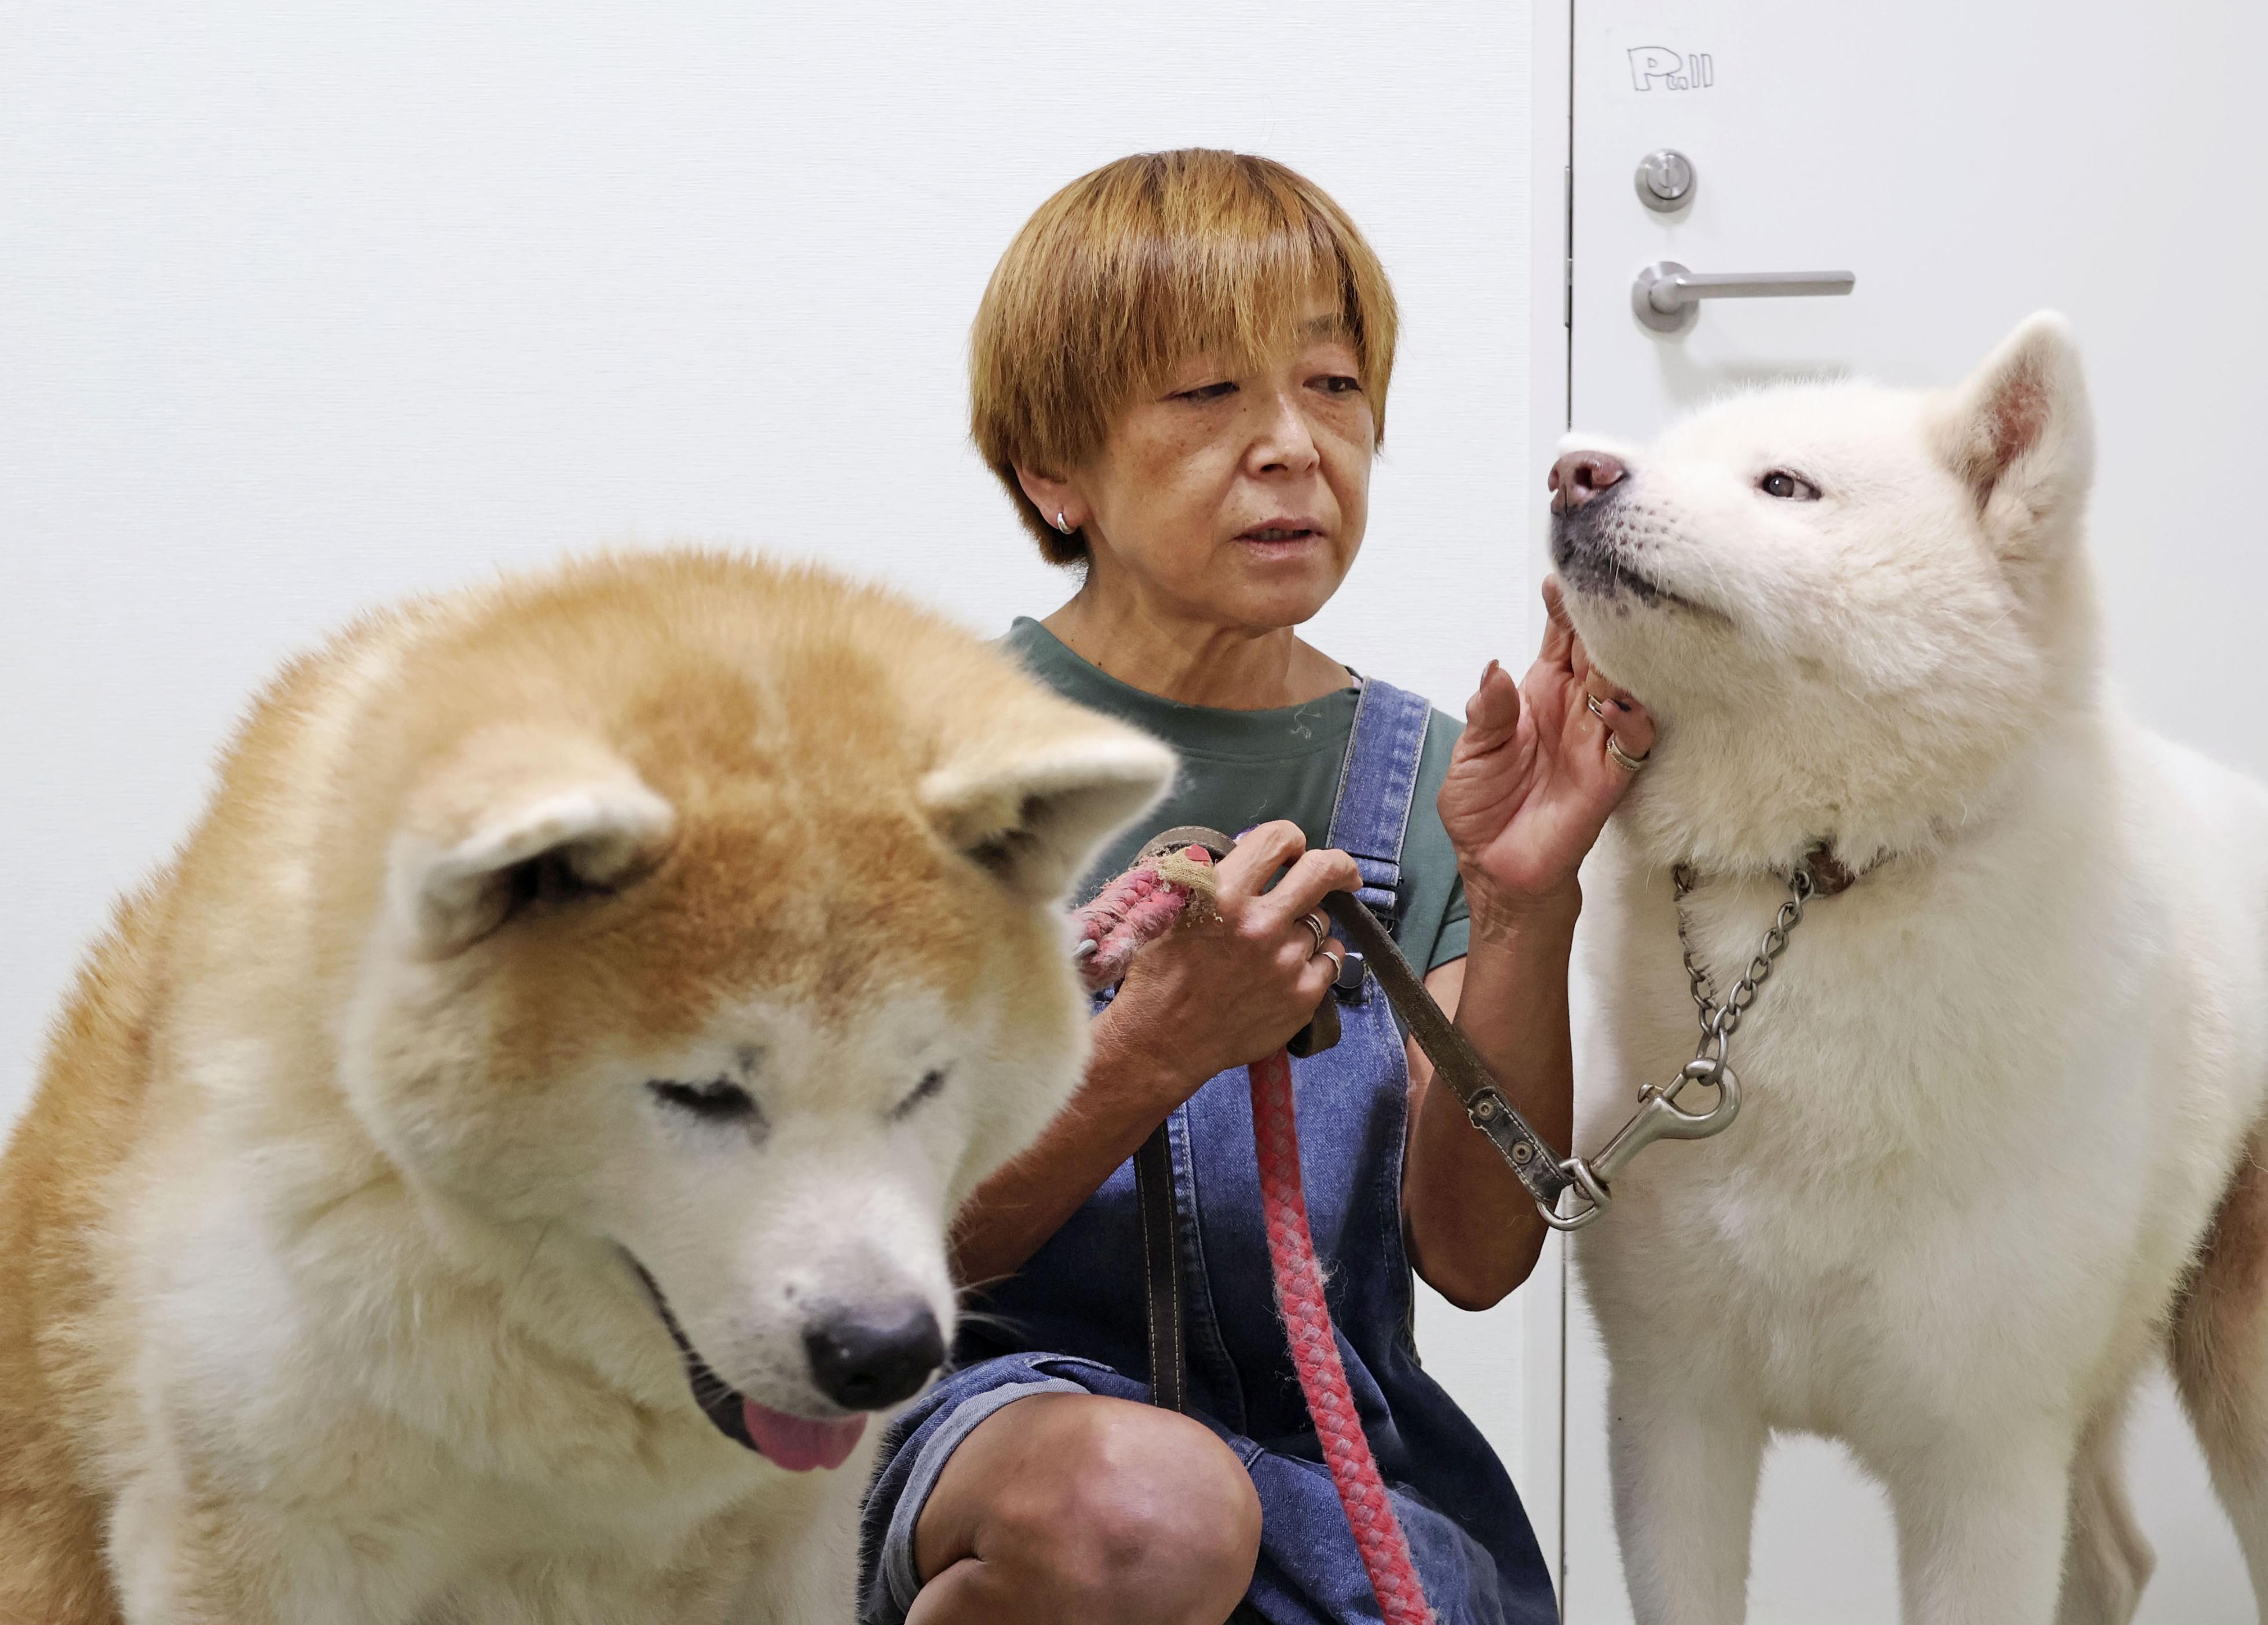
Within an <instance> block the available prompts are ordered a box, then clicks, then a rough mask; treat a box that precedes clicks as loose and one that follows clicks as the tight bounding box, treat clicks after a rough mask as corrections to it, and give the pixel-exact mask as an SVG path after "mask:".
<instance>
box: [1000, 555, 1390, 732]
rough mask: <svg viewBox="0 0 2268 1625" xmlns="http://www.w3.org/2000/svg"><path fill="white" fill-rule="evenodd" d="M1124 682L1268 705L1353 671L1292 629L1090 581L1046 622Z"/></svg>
mask: <svg viewBox="0 0 2268 1625" xmlns="http://www.w3.org/2000/svg"><path fill="white" fill-rule="evenodd" d="M1040 624H1041V625H1042V626H1044V627H1046V628H1047V629H1048V630H1049V631H1050V632H1052V633H1054V634H1055V635H1056V636H1057V638H1059V639H1061V640H1062V641H1063V643H1064V645H1065V646H1066V647H1067V648H1069V649H1070V650H1071V652H1072V653H1073V654H1075V655H1077V656H1079V658H1080V659H1082V660H1085V661H1086V663H1087V664H1088V665H1094V666H1098V667H1100V668H1101V670H1103V671H1104V672H1106V673H1108V674H1109V675H1111V676H1112V677H1115V678H1116V679H1117V680H1119V681H1120V682H1122V683H1124V684H1126V685H1127V686H1128V687H1129V688H1139V689H1141V690H1142V691H1143V692H1144V693H1145V694H1154V695H1158V696H1159V697H1160V699H1166V700H1175V701H1178V702H1181V703H1182V704H1183V705H1209V706H1213V707H1217V708H1219V709H1220V710H1232V711H1264V710H1275V709H1276V708H1278V707H1279V706H1286V705H1304V704H1306V703H1307V702H1308V701H1310V700H1315V699H1320V698H1322V696H1323V695H1327V694H1332V693H1335V692H1337V690H1339V689H1341V688H1345V687H1347V685H1348V684H1350V683H1351V682H1352V681H1353V678H1352V677H1351V676H1350V675H1349V674H1348V672H1347V669H1346V668H1345V667H1344V666H1343V665H1340V664H1339V663H1338V662H1337V661H1336V660H1333V659H1332V658H1329V656H1328V655H1325V654H1323V653H1322V651H1319V650H1317V649H1314V648H1313V647H1311V646H1310V645H1308V644H1307V643H1303V642H1301V641H1300V638H1299V636H1297V635H1296V634H1295V633H1293V631H1292V629H1291V628H1290V627H1263V628H1254V627H1243V626H1224V625H1221V624H1219V623H1218V622H1214V621H1205V620H1203V619H1201V618H1199V617H1196V616H1189V615H1181V614H1172V613H1169V612H1161V611H1160V610H1159V609H1158V608H1156V607H1153V606H1148V605H1145V604H1143V603H1141V602H1139V601H1138V600H1137V599H1134V598H1133V597H1132V596H1131V595H1127V594H1116V593H1114V594H1111V595H1109V599H1108V601H1107V602H1106V601H1104V599H1103V597H1102V595H1101V594H1098V593H1097V592H1095V591H1094V586H1093V584H1092V582H1091V581H1090V584H1089V585H1087V586H1086V587H1082V588H1081V589H1080V590H1079V592H1078V594H1077V595H1076V596H1074V597H1073V598H1072V599H1071V601H1070V602H1068V603H1066V604H1065V605H1064V607H1062V608H1060V609H1058V610H1057V611H1056V612H1055V614H1051V615H1049V616H1048V617H1047V618H1046V619H1045V620H1044V621H1041V623H1040Z"/></svg>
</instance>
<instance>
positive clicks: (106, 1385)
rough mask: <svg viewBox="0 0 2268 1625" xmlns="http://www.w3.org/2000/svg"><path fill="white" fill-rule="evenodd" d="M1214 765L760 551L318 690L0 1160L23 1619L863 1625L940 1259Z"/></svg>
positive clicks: (248, 728) (600, 580)
mask: <svg viewBox="0 0 2268 1625" xmlns="http://www.w3.org/2000/svg"><path fill="white" fill-rule="evenodd" d="M1171 768H1172V757H1171V755H1170V754H1169V753H1168V752H1167V750H1166V749H1165V747H1164V746H1160V745H1159V744H1157V743H1156V742H1155V741H1153V740H1151V739H1147V738H1145V736H1143V735H1141V734H1138V733H1137V732H1133V731H1132V730H1130V729H1127V728H1124V727H1122V726H1120V725H1119V724H1116V723H1113V722H1109V721H1107V720H1105V719H1103V718H1101V717H1097V716H1094V714H1092V713H1090V712H1087V711H1085V710H1080V709H1079V708H1078V707H1076V706H1073V705H1071V704H1069V703H1067V702H1064V701H1062V700H1060V699H1058V698H1057V697H1056V696H1054V695H1051V694H1049V693H1048V692H1047V691H1045V690H1044V689H1042V688H1041V687H1040V685H1039V684H1037V683H1036V682H1035V681H1034V680H1032V679H1031V678H1029V677H1028V676H1027V675H1026V674H1025V673H1022V672H1021V671H1020V670H1019V669H1018V668H1017V667H1016V666H1015V665H1014V664H1013V661H1012V660H1011V659H1010V658H1008V657H1006V656H1005V655H1004V654H1002V653H1001V652H999V651H997V650H993V649H990V648H987V647H985V646H984V645H983V644H982V643H978V642H977V641H976V639H975V638H973V637H971V636H968V634H966V633H964V632H961V631H960V630H958V629H954V628H953V627H950V626H947V625H946V624H944V623H943V622H941V621H938V620H937V619H935V618H934V617H932V616H930V615H928V614H923V613H922V612H920V611H918V610H917V609H915V608H914V607H911V606H909V605H907V604H905V603H902V602H901V601H899V600H897V599H893V598H890V597H888V596H887V595H885V594H882V593H880V592H873V591H871V590H866V589H860V588H855V587H851V586H849V585H845V584H843V583H842V582H839V581H836V580H834V579H831V578H829V577H826V576H823V575H821V574H817V573H814V572H811V571H805V570H775V569H770V568H767V567H764V566H762V565H759V564H756V563H754V562H747V561H744V560H736V559H733V558H731V557H728V556H724V555H702V554H674V555H655V556H646V557H639V558H622V559H617V560H610V561H599V562H593V563H588V564H584V565H580V566H578V567H574V568H571V569H568V570H562V571H558V572H556V573H554V574H551V575H548V576H542V577H532V578H525V579H520V580H517V581H511V582H507V583H504V584H503V585H498V586H496V587H493V588H490V589H487V590H483V591H479V592H467V593H462V594H459V595H457V596H454V597H452V598H447V599H435V600H431V601H428V602H425V603H423V604H419V605H416V606H412V607H409V608H408V609H406V610H403V611H401V612H399V613H394V614H387V615H382V616H374V617H371V618H369V619H366V620H365V621H363V622H362V623H360V624H359V625H358V626H357V627H356V628H355V629H352V630H351V631H350V632H348V633H347V634H345V635H344V636H342V637H340V638H338V639H336V640H335V641H334V642H333V643H331V644H330V645H329V646H328V648H327V649H325V650H323V651H321V652H320V653H318V654H317V655H314V656H313V657H311V658H307V659H305V660H302V661H300V662H298V663H297V664H296V665H293V666H292V667H291V669H290V670H289V671H287V672H286V673H284V676H283V677H282V678H281V679H280V680H278V681H277V682H276V684H275V685H274V686H273V687H272V688H270V689H269V692H268V693H267V695H265V696H264V697H263V698H262V699H261V702H260V703H259V704H258V705H257V706H256V707H255V709H254V712H253V714H252V716H251V717H250V719H249V720H248V721H247V724H246V725H245V728H244V730H243V732H242V733H241V734H240V735H239V738H238V739H237V741H236V744H235V746H234V747H233V749H232V751H231V752H230V753H229V754H228V756H227V758H226V759H225V761H224V762H223V764H222V771H221V776H220V782H219V785H218V789H217V792H216V794H215V796H214V798H213V801H212V804H211V806H210V809H209V810H208V812H207V813H206V814H205V817H204V819H203V821H202V823H201V824H200V825H199V827H198V828H197V830H196V831H195V834H194V835H192V836H191V837H190V839H189V841H188V843H187V844H186V845H185V846H184V847H183V848H182V849H181V851H180V855H179V856H178V857H176V859H175V860H174V861H173V864H171V865H169V866H168V868H167V869H166V871H165V872H164V873H162V874H161V875H160V876H159V877H158V879H156V880H155V881H154V882H153V883H152V884H151V886H148V887H146V888H145V889H144V890H143V891H142V892H141V893H138V894H137V895H136V896H135V897H134V898H132V899H130V900H129V901H128V902H127V904H126V905H125V906H124V908H122V911H121V913H120V915H119V918H118V922H117V924H116V927H115V929H114V930H113V932H112V934H111V935H110V937H109V938H108V939H107V941H106V942H105V943H103V944H102V945H101V946H100V947H99V950H98V951H97V952H96V954H95V956H94V958H93V960H92V963H91V964H90V966H89V967H88V968H87V970H86V972H85V974H84V976H83V977H82V978H81V981H80V983H79V988H78V990H77V996H76V997H75V998H74V999H73V1000H72V1002H71V1003H70V1005H69V1007H68V1008H67V1009H66V1011H64V1014H63V1019H62V1021H61V1022H60V1023H59V1024H58V1026H57V1027H56V1029H55V1041H54V1045H53V1048H52V1049H51V1051H50V1054H49V1057H48V1066H47V1070H46V1073H45V1076H44V1077H43V1078H42V1080H41V1084H40V1092H39V1094H38V1096H37V1097H36V1099H34V1100H33V1103H32V1106H31V1107H30V1109H29V1111H28V1112H27V1113H26V1116H25V1117H24V1119H23V1121H21V1122H20V1123H19V1124H18V1127H17V1129H16V1132H15V1135H14V1137H13V1141H12V1143H11V1145H10V1147H9V1150H8V1154H7V1157H6V1159H5V1161H4V1162H0V1620H5V1621H9V1622H10V1625H17V1622H18V1621H21V1622H22V1625H33V1621H37V1622H38V1625H110V1622H112V1621H118V1620H120V1619H124V1620H125V1621H130V1622H131V1625H329V1622H332V1621H336V1622H337V1625H633V1622H634V1621H635V1622H637V1625H647V1622H649V1621H670V1622H672V1625H692V1622H694V1621H701V1622H703V1625H710V1622H713V1625H765V1622H770V1625H791V1622H792V1625H805V1622H806V1621H812V1622H817V1621H847V1620H849V1619H850V1618H851V1614H852V1611H853V1607H854V1605H853V1599H852V1592H853V1583H852V1582H853V1576H854V1573H855V1561H854V1552H853V1541H854V1530H855V1517H856V1511H857V1506H858V1496H859V1492H860V1490H861V1489H862V1488H863V1487H864V1484H865V1479H866V1476H867V1473H868V1470H869V1468H870V1467H871V1463H872V1448H873V1430H872V1429H869V1428H867V1427H865V1421H866V1415H867V1413H869V1412H871V1411H874V1410H878V1409H882V1408H887V1407H889V1406H892V1405H894V1404H896V1403H897V1402H899V1401H902V1400H904V1399H906V1398H907V1397H908V1396H909V1395H910V1394H912V1393H915V1392H916V1391H917V1390H918V1389H919V1388H920V1387H922V1386H924V1384H925V1383H926V1381H927V1380H928V1379H929V1376H930V1373H931V1371H932V1370H933V1369H934V1368H935V1366H936V1365H937V1364H939V1361H941V1360H942V1359H943V1358H944V1357H945V1350H946V1342H947V1340H948V1339H949V1337H950V1335H951V1330H952V1326H953V1319H954V1285H953V1282H952V1280H951V1277H950V1276H949V1274H948V1270H947V1266H946V1246H945V1237H946V1223H947V1220H948V1219H949V1217H950V1216H951V1215H952V1213H953V1211H954V1208H955V1207H956V1206H957V1205H958V1203H959V1202H960V1201H961V1198H962V1197H963V1196H964V1195H966V1194H967V1193H968V1190H969V1189H970V1188H972V1186H973V1185H974V1184H975V1183H976V1181H977V1180H979V1179H981V1178H982V1177H983V1175H984V1174H985V1173H987V1172H988V1171H989V1170H990V1169H991V1168H992V1167H994V1166H995V1165H998V1163H999V1162H1000V1161H1001V1160H1002V1159H1003V1158H1005V1157H1007V1156H1009V1155H1011V1154H1012V1153H1013V1152H1014V1151H1017V1150H1018V1149H1020V1147H1021V1146H1023V1145H1024V1144H1025V1143H1027V1142H1028V1141H1029V1140H1030V1139H1031V1138H1032V1137H1034V1136H1035V1135H1036V1134H1037V1133H1038V1132H1039V1130H1040V1129H1041V1128H1042V1126H1043V1124H1044V1122H1045V1121H1046V1120H1047V1118H1048V1117H1049V1115H1050V1114H1052V1113H1053V1112H1054V1111H1055V1110H1056V1109H1057V1107H1059V1106H1060V1105H1061V1104H1062V1102H1063V1101H1064V1099H1067V1098H1068V1096H1069V1094H1070V1092H1071V1088H1072V1086H1073V1085H1074V1084H1075V1082H1076V1080H1077V1078H1078V1077H1079V1070H1080V1068H1081V1066H1082V1064H1083V1061H1084V1056H1085V1054H1086V1026H1087V1023H1086V1000H1085V999H1084V997H1083V996H1081V995H1080V993H1079V984H1078V982H1077V980H1076V978H1075V977H1074V976H1073V974H1072V972H1071V960H1070V949H1071V943H1070V939H1069V936H1068V930H1069V927H1068V923H1067V922H1066V921H1065V920H1064V917H1063V916H1062V915H1061V913H1060V905H1061V902H1062V899H1063V893H1064V891H1065V890H1066V889H1067V888H1068V886H1070V885H1071V882H1072V880H1073V879H1075V878H1076V877H1077V876H1078V875H1079V872H1080V871H1082V870H1083V869H1084V868H1085V866H1086V863H1087V861H1088V858H1089V857H1090V856H1091V855H1092V853H1093V851H1094V849H1095V847H1096V846H1097V845H1098V844H1099V843H1100V842H1101V841H1102V840H1103V839H1105V838H1106V837H1107V836H1108V835H1109V834H1110V833H1111V832H1112V831H1113V830H1115V829H1116V827H1118V825H1119V824H1121V823H1122V822H1123V821H1124V820H1127V819H1129V818H1131V817H1132V816H1134V815H1135V814H1136V813H1138V812H1139V811H1140V810H1141V809H1142V807H1143V806H1145V805H1147V804H1148V802H1149V801H1150V800H1151V799H1152V798H1153V797H1154V796H1155V795H1156V793H1157V792H1158V791H1159V790H1160V789H1161V788H1162V786H1163V784H1164V782H1165V780H1166V778H1167V776H1168V775H1169V773H1170V771H1171ZM862 1436H863V1437H862Z"/></svg>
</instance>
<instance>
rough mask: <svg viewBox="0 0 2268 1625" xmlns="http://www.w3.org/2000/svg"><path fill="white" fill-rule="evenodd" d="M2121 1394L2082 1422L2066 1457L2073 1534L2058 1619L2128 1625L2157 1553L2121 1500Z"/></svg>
mask: <svg viewBox="0 0 2268 1625" xmlns="http://www.w3.org/2000/svg"><path fill="white" fill-rule="evenodd" d="M2125 1423H2126V1404H2125V1396H2124V1395H2122V1396H2121V1397H2120V1399H2119V1401H2118V1403H2117V1404H2115V1405H2111V1406H2108V1407H2105V1408H2104V1409H2103V1412H2102V1415H2098V1416H2096V1417H2095V1420H2094V1421H2093V1422H2091V1423H2088V1429H2087V1431H2086V1433H2085V1434H2084V1435H2082V1436H2081V1437H2080V1441H2079V1456H2078V1459H2077V1460H2075V1461H2074V1462H2073V1464H2072V1474H2071V1533H2070V1535H2069V1538H2068V1542H2067V1544H2066V1548H2065V1553H2064V1567H2063V1607H2062V1608H2061V1609H2060V1610H2059V1611H2058V1613H2057V1614H2056V1620H2057V1621H2058V1625H2128V1621H2131V1620H2132V1619H2133V1617H2134V1610H2135V1609H2136V1608H2137V1607H2140V1606H2141V1601H2142V1588H2143V1586H2145V1585H2147V1584H2148V1583H2149V1579H2150V1570H2152V1569H2154V1568H2155V1567H2156V1566H2157V1561H2158V1560H2157V1555H2156V1554H2155V1553H2154V1552H2153V1551H2152V1550H2151V1549H2150V1542H2149V1541H2148V1540H2147V1539H2146V1538H2145V1537H2144V1535H2143V1533H2142V1531H2141V1528H2140V1526H2139V1525H2137V1524H2136V1523H2135V1521H2134V1509H2133V1507H2132V1504H2130V1503H2129V1502H2128V1501H2127V1499H2126V1464H2125V1459H2124V1454H2125V1452H2124V1449H2123V1448H2122V1446H2123V1445H2124V1435H2125Z"/></svg>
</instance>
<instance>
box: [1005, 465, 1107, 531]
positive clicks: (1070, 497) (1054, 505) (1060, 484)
mask: <svg viewBox="0 0 2268 1625" xmlns="http://www.w3.org/2000/svg"><path fill="white" fill-rule="evenodd" d="M1016 483H1017V484H1018V485H1020V486H1022V487H1023V488H1024V495H1025V496H1028V497H1030V498H1031V499H1032V506H1034V507H1035V508H1037V509H1038V510H1039V511H1040V516H1041V517H1042V518H1044V519H1046V520H1047V522H1048V523H1049V524H1050V525H1052V526H1055V527H1056V528H1057V530H1059V531H1061V532H1062V533H1064V535H1066V536H1068V535H1070V534H1071V533H1072V532H1073V531H1075V530H1078V529H1079V528H1080V527H1081V526H1084V525H1086V522H1087V520H1088V519H1089V518H1091V517H1093V516H1092V514H1091V512H1090V511H1089V509H1088V508H1087V505H1086V498H1085V497H1084V496H1080V495H1079V486H1078V482H1076V481H1071V480H1064V479H1060V478H1058V477H1057V476H1056V475H1054V474H1042V473H1041V472H1040V471H1039V470H1038V469H1036V468H1027V467H1025V466H1024V465H1023V464H1021V463H1018V464H1017V465H1016Z"/></svg>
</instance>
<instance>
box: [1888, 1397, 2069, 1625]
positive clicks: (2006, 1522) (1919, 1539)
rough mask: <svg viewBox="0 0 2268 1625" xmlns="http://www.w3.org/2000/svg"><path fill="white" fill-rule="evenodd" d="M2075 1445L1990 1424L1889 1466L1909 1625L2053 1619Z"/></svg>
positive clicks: (1998, 1624) (2044, 1624)
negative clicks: (1997, 1428)
mask: <svg viewBox="0 0 2268 1625" xmlns="http://www.w3.org/2000/svg"><path fill="white" fill-rule="evenodd" d="M2072 1445H2073V1440H2072V1438H2071V1437H2070V1436H2069V1435H2068V1434H2066V1435H2062V1436H2060V1437H2055V1436H2051V1434H2050V1433H2049V1432H2048V1431H2047V1430H2042V1431H2041V1433H2040V1434H2038V1435H2036V1436H2032V1437H2025V1436H2015V1435H2010V1434H2007V1433H2005V1432H2003V1433H1994V1432H1993V1431H1992V1430H1989V1429H1985V1430H1977V1432H1975V1433H1972V1434H1971V1435H1970V1436H1968V1437H1964V1438H1944V1439H1940V1441H1938V1443H1937V1445H1935V1447H1934V1448H1930V1449H1926V1450H1919V1451H1916V1452H1913V1454H1912V1455H1911V1456H1910V1457H1909V1458H1908V1459H1907V1460H1904V1461H1903V1462H1898V1463H1895V1464H1891V1465H1890V1467H1889V1470H1888V1471H1887V1472H1885V1473H1884V1474H1883V1476H1884V1479H1885V1481H1886V1482H1887V1485H1888V1488H1889V1492H1890V1505H1891V1508H1892V1510H1893V1511H1895V1512H1896V1515H1897V1525H1898V1576H1899V1582H1900V1585H1901V1587H1902V1590H1903V1592H1904V1604H1905V1606H1904V1618H1905V1621H1906V1625H2051V1622H2052V1621H2053V1620H2054V1619H2055V1613H2056V1599H2057V1595H2058V1592H2060V1590H2061V1589H2062V1588H2061V1580H2062V1576H2063V1555H2064V1531H2065V1528H2066V1525H2067V1524H2068V1522H2069V1521H2070V1505H2071V1470H2070V1463H2071V1460H2072Z"/></svg>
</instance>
